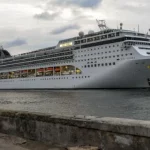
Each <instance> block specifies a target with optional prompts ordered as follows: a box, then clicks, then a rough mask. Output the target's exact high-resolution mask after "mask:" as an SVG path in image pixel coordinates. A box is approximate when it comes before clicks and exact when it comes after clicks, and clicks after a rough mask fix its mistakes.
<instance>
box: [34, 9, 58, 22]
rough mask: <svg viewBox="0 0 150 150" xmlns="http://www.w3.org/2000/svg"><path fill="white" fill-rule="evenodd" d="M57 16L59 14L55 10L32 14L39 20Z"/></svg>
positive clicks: (51, 18)
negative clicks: (53, 11)
mask: <svg viewBox="0 0 150 150" xmlns="http://www.w3.org/2000/svg"><path fill="white" fill-rule="evenodd" d="M57 16H59V13H57V12H55V13H52V14H50V13H49V12H47V11H45V12H42V13H41V14H36V15H34V18H36V19H41V20H53V19H55V18H56V17H57Z"/></svg>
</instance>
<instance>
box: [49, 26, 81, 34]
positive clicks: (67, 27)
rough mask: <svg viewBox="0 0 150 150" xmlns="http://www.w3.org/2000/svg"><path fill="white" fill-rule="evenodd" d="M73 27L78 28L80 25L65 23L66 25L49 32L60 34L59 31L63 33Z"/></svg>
mask: <svg viewBox="0 0 150 150" xmlns="http://www.w3.org/2000/svg"><path fill="white" fill-rule="evenodd" d="M74 29H80V26H78V25H76V24H74V25H67V26H63V27H61V28H58V29H54V30H53V31H52V32H51V34H60V33H64V32H66V31H68V30H74Z"/></svg>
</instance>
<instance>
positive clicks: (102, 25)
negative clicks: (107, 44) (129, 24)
mask: <svg viewBox="0 0 150 150" xmlns="http://www.w3.org/2000/svg"><path fill="white" fill-rule="evenodd" d="M96 21H97V24H98V26H99V28H100V30H101V31H103V30H107V29H108V27H107V26H106V22H105V20H97V19H96Z"/></svg>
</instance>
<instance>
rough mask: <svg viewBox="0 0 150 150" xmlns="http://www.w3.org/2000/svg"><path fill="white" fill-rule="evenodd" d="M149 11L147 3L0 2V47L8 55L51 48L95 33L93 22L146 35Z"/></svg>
mask: <svg viewBox="0 0 150 150" xmlns="http://www.w3.org/2000/svg"><path fill="white" fill-rule="evenodd" d="M149 9H150V0H125V1H124V0H0V45H2V46H3V47H4V49H7V50H8V51H9V52H10V53H11V55H17V54H21V53H25V52H30V51H33V50H37V49H41V48H45V47H50V46H55V45H57V43H58V41H59V40H62V39H66V38H71V37H75V36H77V35H78V33H79V32H80V31H83V32H84V33H85V34H87V33H88V31H89V30H94V31H95V32H97V31H99V28H98V26H97V23H96V19H99V20H105V21H106V23H107V26H108V27H109V28H117V27H119V24H120V23H123V28H124V29H129V30H138V25H139V26H140V31H141V32H144V33H147V31H148V29H150V11H149Z"/></svg>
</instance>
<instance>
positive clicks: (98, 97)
mask: <svg viewBox="0 0 150 150" xmlns="http://www.w3.org/2000/svg"><path fill="white" fill-rule="evenodd" d="M0 109H7V110H21V111H29V112H41V113H49V114H57V115H85V116H87V115H90V116H98V117H118V118H131V119H141V120H150V90H149V89H134V90H131V89H130V90H42V91H40V90H38V91H33V90H32V91H0Z"/></svg>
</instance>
